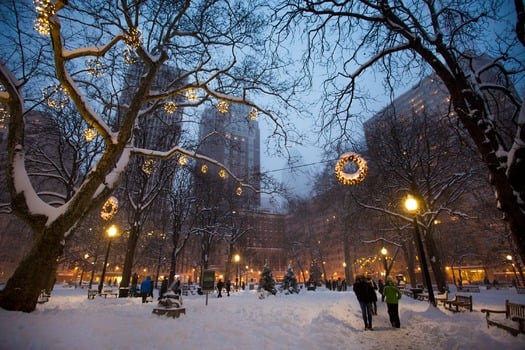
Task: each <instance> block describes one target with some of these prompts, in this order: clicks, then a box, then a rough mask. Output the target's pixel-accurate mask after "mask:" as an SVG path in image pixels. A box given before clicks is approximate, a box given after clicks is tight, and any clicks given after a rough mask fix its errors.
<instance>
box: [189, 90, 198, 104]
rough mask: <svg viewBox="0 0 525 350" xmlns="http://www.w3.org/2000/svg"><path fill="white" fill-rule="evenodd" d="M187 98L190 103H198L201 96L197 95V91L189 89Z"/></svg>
mask: <svg viewBox="0 0 525 350" xmlns="http://www.w3.org/2000/svg"><path fill="white" fill-rule="evenodd" d="M186 98H187V99H188V101H190V102H197V100H198V99H199V96H198V95H197V91H195V89H192V88H189V89H188V90H186Z"/></svg>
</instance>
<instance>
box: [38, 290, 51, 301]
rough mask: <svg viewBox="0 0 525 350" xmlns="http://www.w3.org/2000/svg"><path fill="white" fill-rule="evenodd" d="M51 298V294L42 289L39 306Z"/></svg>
mask: <svg viewBox="0 0 525 350" xmlns="http://www.w3.org/2000/svg"><path fill="white" fill-rule="evenodd" d="M50 296H51V294H49V293H48V292H46V290H45V289H42V290H41V291H40V295H39V296H38V299H37V303H39V304H43V303H47V302H48V301H49V297H50Z"/></svg>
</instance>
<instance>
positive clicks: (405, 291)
mask: <svg viewBox="0 0 525 350" xmlns="http://www.w3.org/2000/svg"><path fill="white" fill-rule="evenodd" d="M401 292H402V293H403V294H404V295H406V296H407V297H411V298H413V297H414V292H412V291H411V290H410V289H408V288H405V289H403V290H402V291H401Z"/></svg>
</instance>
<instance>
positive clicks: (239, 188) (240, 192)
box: [235, 186, 242, 196]
mask: <svg viewBox="0 0 525 350" xmlns="http://www.w3.org/2000/svg"><path fill="white" fill-rule="evenodd" d="M235 193H236V194H237V195H238V196H240V195H241V194H242V187H241V186H239V187H237V189H236V190H235Z"/></svg>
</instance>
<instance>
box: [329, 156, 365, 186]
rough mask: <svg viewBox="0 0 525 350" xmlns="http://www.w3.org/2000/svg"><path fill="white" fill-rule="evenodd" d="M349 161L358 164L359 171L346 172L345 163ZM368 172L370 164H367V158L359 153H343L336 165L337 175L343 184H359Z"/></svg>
mask: <svg viewBox="0 0 525 350" xmlns="http://www.w3.org/2000/svg"><path fill="white" fill-rule="evenodd" d="M348 162H352V163H355V164H356V165H357V171H356V172H355V173H352V174H348V173H345V172H344V168H345V165H346V164H347V163H348ZM367 172H368V166H367V165H366V160H364V159H363V158H361V157H360V156H359V155H358V154H357V153H353V152H347V153H343V154H342V155H341V156H340V157H339V160H338V161H337V164H336V165H335V177H336V178H337V180H339V181H340V182H341V183H342V184H343V185H350V186H352V185H357V184H358V183H360V182H361V181H363V180H364V179H365V176H366V174H367Z"/></svg>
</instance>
